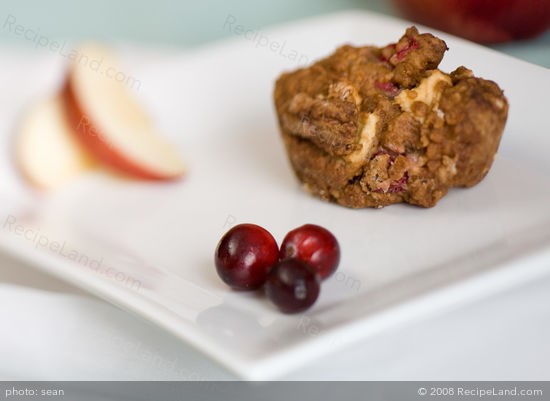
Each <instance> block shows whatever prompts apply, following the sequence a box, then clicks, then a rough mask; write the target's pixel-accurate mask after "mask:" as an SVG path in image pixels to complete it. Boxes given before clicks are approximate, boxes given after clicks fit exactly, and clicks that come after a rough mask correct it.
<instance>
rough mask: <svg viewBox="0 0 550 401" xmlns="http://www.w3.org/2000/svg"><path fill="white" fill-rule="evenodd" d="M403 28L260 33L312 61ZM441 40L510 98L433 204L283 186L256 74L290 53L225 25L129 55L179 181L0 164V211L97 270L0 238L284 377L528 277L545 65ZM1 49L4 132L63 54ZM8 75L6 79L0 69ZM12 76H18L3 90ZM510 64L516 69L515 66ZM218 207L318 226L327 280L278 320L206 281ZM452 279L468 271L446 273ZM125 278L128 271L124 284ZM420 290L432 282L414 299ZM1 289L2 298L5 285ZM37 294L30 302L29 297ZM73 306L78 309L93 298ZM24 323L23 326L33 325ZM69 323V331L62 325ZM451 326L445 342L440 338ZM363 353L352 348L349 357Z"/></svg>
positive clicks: (533, 259)
mask: <svg viewBox="0 0 550 401" xmlns="http://www.w3.org/2000/svg"><path fill="white" fill-rule="evenodd" d="M404 26H405V25H403V24H402V23H400V22H397V21H391V20H390V21H388V20H386V19H380V18H379V17H376V16H372V15H369V14H365V13H360V14H341V15H338V16H333V17H328V18H324V19H321V20H313V21H310V22H307V23H304V24H301V25H294V26H291V27H289V28H285V29H281V30H277V31H274V32H271V33H269V37H270V41H271V42H273V41H281V42H283V41H286V43H287V44H288V45H287V46H289V47H288V49H307V50H308V53H307V54H308V58H309V59H313V58H316V57H318V56H319V55H322V54H326V53H328V52H329V51H330V50H331V49H332V48H334V46H335V45H336V44H339V43H342V42H346V41H354V42H358V43H364V41H365V39H364V38H368V41H369V42H370V43H376V44H385V43H387V42H390V41H393V40H395V39H397V38H398V37H399V35H400V34H401V33H402V31H403V29H404ZM321 27H322V29H321ZM321 35H323V38H320V36H321ZM321 39H326V40H321ZM448 45H449V47H450V48H451V51H450V52H449V53H448V55H447V58H446V60H445V62H444V68H445V69H447V70H449V69H451V68H454V67H456V66H458V65H460V64H462V63H465V64H468V66H469V67H471V68H473V69H474V71H475V72H476V73H477V74H479V75H481V76H485V77H490V78H492V79H494V80H496V81H497V82H498V83H499V84H500V85H502V86H503V87H504V89H505V91H506V94H507V96H508V97H509V99H510V102H511V105H512V106H511V107H512V109H511V114H510V119H509V123H508V126H507V129H506V132H505V134H504V140H503V144H502V147H501V151H500V157H499V158H498V159H497V161H496V163H495V165H494V167H493V170H492V171H491V173H490V174H489V176H488V177H487V179H486V180H485V181H484V182H483V183H481V184H480V185H478V186H477V187H475V188H473V189H470V190H467V191H466V190H462V191H453V192H452V193H451V194H449V195H448V196H447V197H446V198H445V199H444V200H442V201H441V203H440V204H439V205H438V206H437V207H436V208H433V209H430V210H421V209H418V208H413V207H407V206H393V207H389V208H386V209H384V210H364V211H352V210H347V209H343V208H339V207H336V206H334V205H329V204H325V203H322V202H319V201H317V200H315V199H312V198H310V197H308V196H307V195H305V194H304V193H303V192H302V191H300V190H299V189H298V187H297V185H296V182H295V180H294V178H293V177H292V174H291V173H290V170H289V167H288V165H287V163H286V160H285V156H284V152H283V150H282V146H281V144H280V143H279V140H278V138H277V129H276V125H275V121H274V116H273V112H272V108H271V100H270V94H271V90H272V84H273V79H274V77H276V76H277V74H278V73H279V72H280V71H281V70H282V69H285V68H292V67H294V66H295V65H293V64H295V62H294V61H292V60H289V58H288V57H282V56H281V55H280V54H278V53H274V52H272V51H270V50H269V49H265V48H256V47H255V44H254V43H252V42H250V41H247V40H245V39H242V40H237V41H232V42H224V43H221V44H217V45H214V46H211V47H208V48H205V49H203V50H200V51H198V52H197V53H196V54H193V55H190V56H185V57H183V56H181V57H177V56H175V57H168V58H148V59H147V60H140V62H139V63H135V64H129V65H132V66H134V65H135V66H136V67H135V69H132V73H133V74H134V75H135V76H139V77H140V80H141V81H142V86H141V90H140V92H139V95H140V96H141V97H142V98H143V100H144V101H145V102H146V103H147V104H148V105H149V106H150V107H151V109H152V110H153V111H154V113H155V114H156V116H157V118H158V120H159V122H160V125H161V128H162V129H163V130H164V131H166V132H172V133H173V138H172V139H173V140H174V141H175V142H177V143H178V144H179V145H181V147H182V151H183V152H184V153H185V154H186V155H189V156H190V157H189V159H190V164H191V166H192V170H191V172H190V176H189V179H188V180H186V181H185V182H183V183H181V184H176V185H165V186H162V185H150V184H140V183H136V182H124V181H121V180H118V179H114V178H109V177H106V176H102V175H97V176H90V177H88V178H87V179H85V180H82V181H81V182H80V183H79V185H77V186H75V187H72V188H70V189H68V190H67V191H65V192H61V193H59V194H56V195H55V196H52V197H50V198H48V199H45V198H42V199H37V198H36V197H35V196H32V195H31V194H29V192H28V191H27V190H26V189H25V187H24V186H23V185H21V183H20V182H19V181H18V179H17V177H15V176H14V175H13V171H12V170H11V166H10V165H9V163H8V159H7V158H6V159H5V160H2V163H5V164H6V165H5V166H4V167H5V168H4V169H3V171H2V173H1V174H2V176H1V177H0V178H1V180H0V194H2V195H3V197H4V199H3V204H2V206H1V209H0V211H1V213H2V216H5V218H4V222H5V221H6V220H5V219H7V218H11V219H12V220H13V219H14V218H15V219H16V220H17V224H22V225H23V226H24V228H25V230H29V229H30V230H33V232H37V231H38V230H39V232H40V233H41V234H43V235H44V236H46V239H45V241H47V242H48V243H49V244H51V243H52V242H53V241H59V242H60V243H63V242H65V241H66V242H67V244H68V245H67V248H66V250H67V251H68V250H69V249H72V250H73V251H74V252H75V253H76V255H80V256H82V255H85V256H86V257H89V258H90V259H96V260H101V261H102V263H101V265H102V267H103V268H104V269H103V270H102V271H101V272H100V273H97V272H96V271H93V270H91V269H86V268H85V267H82V266H78V265H75V263H74V262H72V261H70V260H68V258H67V257H63V256H60V254H59V252H57V253H48V252H45V251H43V250H41V249H37V247H36V243H33V242H31V241H28V240H27V241H26V240H24V239H23V238H22V236H21V235H15V234H14V233H13V232H9V231H8V230H5V229H4V230H3V231H2V232H0V245H3V246H4V248H5V249H6V250H9V251H10V252H12V253H15V254H17V255H18V257H20V258H22V259H25V260H26V261H28V262H30V263H32V264H35V265H37V266H39V267H40V268H41V269H43V270H44V271H48V272H51V273H53V274H56V275H58V276H60V277H63V278H64V279H66V280H69V281H71V282H73V283H75V284H78V285H80V286H82V287H85V288H87V289H88V290H90V291H92V292H95V293H97V294H98V295H100V296H102V297H105V298H107V299H109V300H111V301H113V302H115V303H117V304H119V305H123V306H125V307H126V308H129V309H131V310H133V311H135V312H137V313H138V314H141V315H142V316H146V317H147V318H148V319H150V320H152V321H154V322H155V323H157V324H159V325H161V326H163V327H165V328H167V329H169V330H170V331H172V332H173V333H175V334H177V335H178V336H179V337H182V338H184V339H186V340H187V341H188V342H189V343H190V344H193V345H194V346H196V347H198V348H199V349H201V350H202V351H203V352H205V353H207V354H209V355H210V356H211V357H213V358H215V359H217V360H219V361H220V362H222V363H223V364H225V365H226V366H228V367H230V368H231V369H233V370H234V371H236V372H238V373H239V374H241V375H243V376H245V377H250V378H269V377H274V376H280V375H285V374H289V372H291V371H292V370H295V369H297V368H298V367H299V366H300V364H304V363H307V362H308V361H309V360H311V359H313V358H318V357H319V356H321V355H322V354H325V353H328V352H331V351H333V352H335V351H337V350H338V349H340V348H346V347H349V346H350V344H352V343H353V342H356V341H359V340H361V339H362V338H364V337H366V336H369V335H375V334H376V333H378V332H380V331H384V330H389V328H390V327H392V326H396V325H399V324H402V323H404V322H405V321H407V320H410V319H414V318H420V317H423V316H424V317H425V316H428V315H429V314H433V313H436V312H442V311H443V310H448V309H449V308H451V307H453V306H457V305H458V304H460V303H463V302H471V301H473V300H475V299H478V298H480V297H484V296H487V295H490V294H492V293H494V292H496V291H499V290H501V289H503V288H506V287H511V286H515V285H519V284H520V283H523V282H526V281H529V280H532V279H534V278H536V277H543V276H545V275H547V273H548V272H549V271H550V266H549V259H548V248H547V246H548V244H549V236H550V228H549V226H548V224H547V222H548V221H549V220H550V210H549V208H548V204H550V185H548V183H549V181H550V180H549V178H548V177H549V176H550V163H549V162H548V160H547V157H546V154H545V148H548V146H550V139H549V138H548V136H547V135H545V134H544V133H545V132H546V131H545V130H542V129H541V128H540V127H541V126H544V123H545V115H544V113H543V112H542V109H543V106H544V104H546V103H545V100H546V94H547V93H548V90H549V89H550V80H548V71H547V70H544V69H541V68H537V67H535V66H531V65H529V64H526V63H522V62H520V61H517V60H514V59H511V58H509V57H505V56H502V55H499V54H497V53H494V52H489V51H487V50H485V49H483V48H480V47H477V46H471V45H469V44H467V43H465V42H463V41H455V40H453V39H449V40H448ZM303 54H305V53H303ZM3 57H4V58H5V57H8V56H6V55H4V56H3ZM10 57H11V58H12V60H11V61H10V63H9V64H8V67H7V68H8V69H9V68H12V71H11V72H10V73H7V74H6V75H5V76H9V77H10V79H6V78H5V76H4V78H0V80H1V81H0V83H2V84H3V86H2V87H3V88H5V90H4V92H2V95H1V96H2V98H0V104H4V103H5V104H6V105H8V104H9V105H10V106H11V107H7V108H5V109H3V110H2V117H1V118H0V124H1V126H0V130H1V131H0V132H2V134H3V135H4V137H6V136H7V134H8V133H9V132H10V131H9V128H10V127H11V126H13V124H14V121H16V116H17V114H18V113H19V112H20V108H21V107H23V105H25V104H27V102H28V101H29V99H30V98H32V96H33V95H34V94H35V93H36V92H37V91H38V92H41V93H45V92H47V91H48V90H52V89H54V88H55V87H56V85H58V84H59V82H60V79H61V72H62V66H63V61H64V60H59V59H58V58H59V56H51V57H44V58H43V59H42V60H36V59H35V57H31V58H30V59H31V60H32V62H30V61H29V59H25V58H24V57H21V58H19V62H17V57H14V56H13V54H11V56H10ZM56 57H57V59H56ZM134 57H135V55H134ZM220 60H223V66H224V67H225V68H226V70H225V71H224V72H223V74H220ZM495 65H498V66H499V69H497V70H494V68H493V67H492V66H495ZM37 71H40V72H41V74H38V73H37ZM16 74H20V78H21V79H19V80H17V79H13V76H14V75H16ZM23 74H25V75H23ZM27 75H29V76H31V75H32V77H35V78H34V80H33V79H30V80H27V81H25V83H26V84H25V85H23V86H24V87H23V88H21V87H20V82H23V81H24V79H23V78H25V77H26V76H27ZM519 75H521V76H522V77H524V79H522V80H518V79H517V77H518V76H519ZM37 76H40V77H41V79H37V78H36V77H37ZM4 80H5V81H6V82H3V81H4ZM530 80H531V83H529V81H530ZM37 88H38V89H37ZM525 99H530V100H532V103H531V102H526V101H525ZM185 110H192V112H189V113H185V112H184V111H185ZM5 152H6V154H7V150H5ZM525 194H528V196H526V195H525ZM90 200H93V201H90ZM10 216H13V217H10ZM229 221H230V222H231V223H236V222H242V221H251V222H255V223H259V224H262V225H264V226H265V227H267V228H268V229H270V230H271V231H272V232H273V233H274V234H275V236H276V237H277V238H282V236H283V235H284V233H285V232H286V231H288V230H289V229H291V228H293V227H296V226H298V225H300V224H302V223H304V222H314V223H318V224H322V225H324V226H326V227H328V228H330V229H331V230H332V231H334V232H335V234H336V235H337V237H338V238H339V239H340V241H341V244H342V246H343V261H342V267H341V270H340V276H337V277H335V278H333V279H332V280H331V281H329V282H327V283H325V285H324V286H323V289H322V295H321V299H320V300H319V302H318V303H317V305H316V306H315V307H314V308H313V309H312V310H311V311H309V312H308V313H307V314H306V315H305V317H304V316H292V317H288V316H282V315H280V314H279V313H278V312H276V311H274V310H273V309H272V308H271V307H270V306H269V305H268V304H267V303H266V302H265V301H264V300H263V299H261V298H260V297H257V296H255V295H253V294H249V295H243V294H241V293H239V294H235V293H232V292H231V291H229V290H227V289H226V288H225V287H224V286H223V285H222V284H221V282H220V281H219V280H218V279H217V277H215V273H214V269H213V266H212V261H211V258H212V252H213V249H214V247H215V244H216V242H217V240H218V238H219V236H220V235H221V234H222V233H223V232H224V231H225V230H226V229H227V228H228V223H229ZM373 227H375V229H374V230H373V229H372V228H373ZM539 251H542V252H539ZM524 256H530V258H528V259H524V258H523V257H524ZM499 266H500V267H499ZM495 267H499V268H498V269H494V268H495ZM107 268H108V269H107ZM480 273H483V274H480ZM117 274H118V275H117ZM470 276H473V277H475V280H469V281H467V282H463V283H462V284H461V285H459V286H454V287H452V288H450V287H448V285H449V284H454V283H456V282H457V281H458V280H459V279H461V278H464V277H470ZM129 279H130V280H131V281H128V280H129ZM135 280H139V281H140V283H141V285H140V286H139V287H138V288H131V287H132V285H131V284H132V283H134V284H135V283H136V281H135ZM124 283H126V285H124ZM128 283H130V284H128ZM428 290H437V291H435V292H432V294H431V296H430V297H424V296H423V297H418V295H419V294H424V293H426V291H428ZM4 291H8V292H9V293H8V294H10V293H11V295H9V296H8V298H9V299H15V298H16V296H15V295H13V294H14V293H16V292H11V290H10V289H9V288H7V289H5V290H4ZM22 296H23V299H22V300H21V301H20V302H17V305H20V308H21V310H23V306H24V305H25V301H24V299H25V298H24V297H30V298H31V299H32V298H33V297H34V296H35V295H33V294H22ZM38 297H39V298H35V299H40V303H39V304H40V305H41V306H43V305H47V302H46V301H45V300H42V299H41V296H40V295H38ZM32 303H33V304H37V301H35V302H32ZM91 305H94V303H90V304H86V305H82V308H84V309H86V308H88V307H90V308H92V309H95V306H91ZM73 307H74V306H73ZM51 309H52V308H51V307H50V308H48V309H47V310H50V311H51ZM55 309H56V311H57V310H61V308H59V307H57V306H56V307H55ZM69 310H70V309H69ZM77 310H78V308H77ZM107 310H109V311H111V309H107ZM501 312H502V310H501ZM107 313H111V312H107ZM17 314H18V315H19V313H17ZM43 315H44V313H41V312H39V317H42V316H43ZM449 316H450V315H449ZM491 316H492V315H491ZM497 316H498V315H497ZM522 318H523V316H522ZM128 319H130V318H128ZM132 319H133V318H132ZM304 319H309V320H304ZM446 319H447V318H446ZM33 322H34V321H33ZM36 322H37V327H43V326H44V324H45V323H43V322H41V321H39V320H38V319H37V320H36ZM304 322H307V327H305V326H306V324H305V323H304ZM63 323H64V322H63ZM69 324H70V325H71V326H70V327H73V328H74V322H73V323H69ZM91 324H92V325H93V324H94V323H93V322H91ZM132 324H133V323H132ZM80 325H81V322H79V325H78V326H80ZM547 329H548V327H547V326H546V330H547ZM374 338H376V337H373V341H374ZM451 338H452V339H453V341H455V342H456V341H458V339H457V338H456V335H455V336H451ZM77 339H78V341H80V339H79V338H78V337H77V336H75V340H77ZM25 341H26V342H29V341H28V340H25ZM65 341H66V340H65ZM107 342H108V343H109V346H112V342H109V341H107ZM113 342H116V341H113ZM77 344H79V342H77ZM363 344H366V346H367V347H369V346H371V345H369V344H370V343H369V342H366V343H363ZM427 344H430V343H427ZM48 348H49V347H48ZM348 349H349V348H348ZM193 352H194V351H193ZM352 354H355V352H352ZM194 355H197V354H196V353H194ZM339 355H340V354H339ZM341 355H346V352H345V351H344V352H342V354H341ZM349 355H350V354H349V353H348V358H349ZM332 358H333V357H332V356H331V357H330V359H331V360H332ZM325 363H327V364H328V361H327V360H326V361H325ZM342 363H344V362H342ZM346 363H349V361H348V362H346ZM368 363H369V359H368V357H367V359H366V360H364V361H363V363H362V364H361V365H358V366H363V365H364V364H368ZM316 366H317V367H319V366H322V364H321V365H320V364H316ZM325 366H328V365H325ZM344 366H345V365H344ZM314 371H315V370H314ZM343 371H345V372H346V373H345V374H346V375H350V376H352V375H353V374H354V373H353V371H352V372H349V371H347V368H346V369H343ZM317 372H318V373H316V374H317V375H320V376H319V377H322V376H323V374H324V373H323V374H321V373H322V372H324V371H322V370H317ZM465 373H467V372H465ZM324 377H327V376H324ZM328 377H333V376H328ZM340 378H342V377H340ZM488 378H490V377H488Z"/></svg>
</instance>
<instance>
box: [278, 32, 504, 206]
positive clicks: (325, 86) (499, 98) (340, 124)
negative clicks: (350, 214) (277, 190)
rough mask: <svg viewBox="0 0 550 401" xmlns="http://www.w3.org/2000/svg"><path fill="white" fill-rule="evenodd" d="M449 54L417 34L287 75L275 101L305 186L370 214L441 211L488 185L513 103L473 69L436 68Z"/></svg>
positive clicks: (349, 49)
mask: <svg viewBox="0 0 550 401" xmlns="http://www.w3.org/2000/svg"><path fill="white" fill-rule="evenodd" d="M446 50H447V46H446V44H445V42H444V41H442V40H441V39H438V38H437V37H435V36H433V35H431V34H429V33H424V34H419V33H418V31H417V29H416V28H415V27H411V28H408V29H407V30H406V32H405V34H404V35H403V37H401V39H400V40H399V41H398V42H397V43H395V44H391V45H388V46H386V47H383V48H378V47H373V46H365V47H353V46H349V45H345V46H342V47H340V48H338V49H337V50H336V51H335V52H334V53H333V54H332V55H331V56H329V57H327V58H325V59H323V60H320V61H318V62H316V63H315V64H313V65H311V66H310V67H307V68H302V69H299V70H296V71H293V72H289V73H285V74H282V75H281V76H280V77H279V79H278V80H277V83H276V85H275V92H274V100H275V107H276V111H277V116H278V119H279V125H280V130H281V136H282V139H283V141H284V144H285V147H286V150H287V153H288V157H289V160H290V164H291V166H292V168H293V170H294V172H295V173H296V176H297V177H298V179H299V180H300V181H301V182H302V183H303V184H304V187H305V188H306V189H307V190H308V191H309V192H311V193H312V194H313V195H315V196H318V197H320V198H322V199H325V200H328V201H332V202H336V203H338V204H340V205H343V206H347V207H352V208H363V207H383V206H386V205H389V204H393V203H400V202H406V203H410V204H414V205H419V206H424V207H431V206H434V205H435V204H436V203H437V201H438V200H439V199H441V197H443V196H444V195H445V194H446V193H447V192H448V190H449V188H452V187H471V186H473V185H475V184H477V183H478V182H479V181H481V180H482V179H483V177H485V175H486V174H487V172H488V171H489V169H490V167H491V164H492V162H493V159H494V156H495V154H496V152H497V149H498V145H499V142H500V138H501V136H502V132H503V130H504V125H505V123H506V118H507V114H508V102H507V100H506V98H505V97H504V94H503V92H502V90H501V89H500V88H499V87H498V85H497V84H496V83H494V82H492V81H488V80H485V79H482V78H477V77H475V76H474V75H473V73H472V72H471V71H470V70H468V69H467V68H465V67H459V68H457V69H456V70H455V71H453V72H451V73H450V74H446V73H443V72H441V71H440V70H438V69H437V67H438V65H439V63H440V62H441V60H442V58H443V54H444V52H445V51H446Z"/></svg>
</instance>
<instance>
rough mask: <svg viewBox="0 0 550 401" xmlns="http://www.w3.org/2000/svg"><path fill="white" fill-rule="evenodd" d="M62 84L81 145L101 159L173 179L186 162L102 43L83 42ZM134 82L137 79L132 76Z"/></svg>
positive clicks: (138, 173) (154, 177)
mask: <svg viewBox="0 0 550 401" xmlns="http://www.w3.org/2000/svg"><path fill="white" fill-rule="evenodd" d="M78 54H79V57H77V58H75V59H74V60H73V61H72V63H71V66H70V69H69V74H68V79H67V82H66V84H65V87H64V88H63V92H62V93H63V99H64V101H65V108H66V111H67V115H68V117H69V121H70V123H71V125H72V127H73V130H74V132H75V134H76V135H77V137H78V138H79V140H80V141H81V142H82V144H83V145H84V147H85V148H86V149H87V150H89V152H90V153H91V154H92V155H94V156H95V157H96V158H97V159H98V160H99V161H101V162H102V163H103V164H105V165H107V166H110V167H111V168H113V169H115V170H117V171H119V172H122V173H126V174H129V175H131V176H134V177H137V178H142V179H151V180H171V179H177V178H179V177H181V176H182V175H183V173H184V172H185V166H184V164H183V162H182V160H181V158H180V155H179V154H178V152H177V149H176V148H175V147H174V146H173V145H172V144H170V143H169V142H168V141H166V140H165V139H164V138H163V137H162V135H160V134H159V133H158V132H157V131H156V129H155V127H154V126H153V125H152V124H151V122H150V121H149V118H148V116H147V113H146V112H145V110H144V109H143V108H142V107H141V105H139V104H138V103H137V101H136V100H135V99H134V97H133V96H132V94H131V92H130V90H129V88H128V85H127V84H126V83H125V82H129V81H127V80H123V81H125V82H121V81H120V80H119V78H125V77H126V75H125V74H124V72H123V71H124V70H123V69H122V68H121V67H120V65H119V63H118V61H117V60H116V58H115V57H114V56H113V55H112V54H111V53H110V52H109V51H108V50H107V49H105V48H103V47H101V46H99V45H96V44H89V45H86V46H83V47H82V48H81V49H80V50H79V52H78ZM133 82H135V81H133Z"/></svg>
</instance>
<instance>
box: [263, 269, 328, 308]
mask: <svg viewBox="0 0 550 401" xmlns="http://www.w3.org/2000/svg"><path fill="white" fill-rule="evenodd" d="M320 289H321V277H320V276H319V273H317V272H316V271H315V270H314V269H313V268H312V267H311V266H309V265H307V264H306V263H304V262H302V261H301V260H298V259H286V260H283V261H281V262H279V263H277V264H276V265H275V266H273V269H271V272H270V273H269V275H268V277H267V281H266V283H265V292H266V295H267V297H268V298H269V300H270V301H271V302H273V303H274V304H275V305H276V306H277V307H278V308H279V310H281V312H284V313H297V312H302V311H304V310H306V309H307V308H309V307H310V306H311V305H313V304H314V303H315V301H316V300H317V297H318V296H319V291H320Z"/></svg>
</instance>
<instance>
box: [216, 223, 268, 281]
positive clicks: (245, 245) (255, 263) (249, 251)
mask: <svg viewBox="0 0 550 401" xmlns="http://www.w3.org/2000/svg"><path fill="white" fill-rule="evenodd" d="M278 253H279V250H278V247H277V241H275V238H273V236H272V235H271V234H270V233H269V232H268V231H267V230H265V229H264V228H262V227H260V226H257V225H255V224H239V225H237V226H235V227H233V228H232V229H231V230H229V231H228V232H227V233H226V234H225V235H224V236H223V237H222V239H221V240H220V242H219V243H218V247H217V248H216V253H215V255H214V259H215V263H216V270H217V271H218V275H219V276H220V277H221V279H222V280H223V281H224V282H225V283H226V284H227V285H229V286H230V287H231V288H233V289H236V290H253V289H256V288H259V287H261V286H262V285H263V283H264V282H265V280H266V278H267V274H268V273H269V271H270V269H271V267H272V266H273V265H274V264H275V263H276V262H277V260H278Z"/></svg>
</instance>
